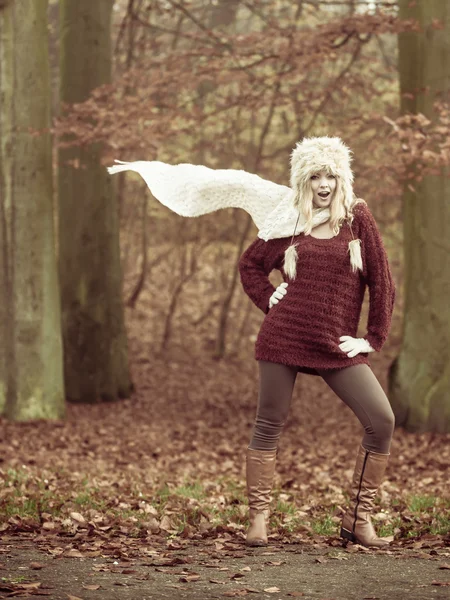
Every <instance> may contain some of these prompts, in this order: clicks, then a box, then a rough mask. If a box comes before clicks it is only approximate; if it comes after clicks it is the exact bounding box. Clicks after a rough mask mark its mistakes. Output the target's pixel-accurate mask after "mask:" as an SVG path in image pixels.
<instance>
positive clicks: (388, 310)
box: [360, 205, 395, 352]
mask: <svg viewBox="0 0 450 600" xmlns="http://www.w3.org/2000/svg"><path fill="white" fill-rule="evenodd" d="M360 210H361V213H360V214H361V228H360V238H361V241H362V255H363V268H364V269H363V274H364V275H365V277H366V281H367V285H368V287H369V317H368V320H367V335H366V336H365V339H366V340H367V341H368V342H369V343H370V345H371V346H372V348H374V349H375V350H376V351H378V352H379V351H380V350H381V348H382V347H383V344H384V343H385V341H386V339H387V337H388V335H389V330H390V328H391V319H392V313H393V310H394V302H395V284H394V280H393V279H392V273H391V270H390V267H389V262H388V257H387V254H386V250H385V247H384V244H383V239H382V237H381V234H380V232H379V230H378V226H377V224H376V221H375V219H374V217H373V215H372V213H371V212H370V210H369V208H368V207H367V205H365V206H363V207H362V208H361V209H360Z"/></svg>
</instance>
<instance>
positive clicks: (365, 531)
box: [340, 445, 393, 548]
mask: <svg viewBox="0 0 450 600" xmlns="http://www.w3.org/2000/svg"><path fill="white" fill-rule="evenodd" d="M389 456H390V455H389V454H379V453H378V452H372V451H371V450H366V448H364V447H363V446H362V445H361V446H360V447H359V449H358V454H357V457H356V465H355V471H354V473H353V480H352V490H351V491H352V496H351V506H350V508H349V509H348V510H347V512H346V513H345V515H344V518H343V520H342V527H341V534H340V535H341V537H342V538H344V539H346V540H350V541H352V542H354V543H355V544H361V545H362V546H367V547H376V548H382V547H385V546H388V545H389V544H390V542H392V540H393V537H392V536H389V537H385V538H379V537H378V536H377V534H376V533H375V529H374V528H373V525H372V523H371V521H370V513H371V511H372V510H373V506H374V503H373V501H374V499H375V496H376V493H377V491H378V488H379V486H380V484H381V481H382V479H383V476H384V473H385V471H386V467H387V463H388V459H389Z"/></svg>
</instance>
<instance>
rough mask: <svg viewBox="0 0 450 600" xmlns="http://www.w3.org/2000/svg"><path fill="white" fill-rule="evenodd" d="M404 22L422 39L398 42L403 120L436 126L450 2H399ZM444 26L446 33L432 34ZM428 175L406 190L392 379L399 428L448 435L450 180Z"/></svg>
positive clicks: (444, 89) (448, 47) (409, 36)
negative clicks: (414, 24)
mask: <svg viewBox="0 0 450 600" xmlns="http://www.w3.org/2000/svg"><path fill="white" fill-rule="evenodd" d="M400 16H401V18H416V19H418V21H419V22H420V25H421V32H419V33H415V32H414V33H411V32H409V33H402V34H400V36H399V69H400V88H401V94H402V101H401V109H402V112H403V113H407V112H410V113H419V112H420V113H423V114H425V115H426V116H427V117H428V118H429V119H431V120H434V119H435V118H436V117H435V113H434V111H433V103H434V102H435V101H436V100H446V101H448V100H449V89H450V60H449V57H450V22H449V20H450V1H449V0H417V1H416V2H410V0H401V1H400ZM435 19H437V20H439V21H441V22H442V24H443V29H437V28H435V27H434V26H433V20H435ZM448 177H449V172H448V169H447V172H445V173H443V175H442V176H440V175H428V176H426V177H425V178H424V179H423V180H422V181H421V182H418V181H412V187H413V189H410V188H408V187H406V188H405V192H404V197H403V226H404V239H405V261H404V264H405V289H404V299H405V300H404V323H403V336H402V340H403V342H402V348H401V352H400V354H399V356H398V357H397V359H396V360H395V362H394V363H393V365H392V368H391V370H390V374H389V385H390V399H391V402H392V406H393V410H394V413H395V416H396V422H397V425H402V426H404V427H405V428H406V429H407V430H409V431H436V432H449V431H450V326H449V323H450V302H449V298H450V261H449V250H450V241H449V232H450V205H449V200H448V199H449V197H450V180H449V178H448Z"/></svg>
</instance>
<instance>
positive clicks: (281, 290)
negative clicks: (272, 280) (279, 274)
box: [269, 281, 288, 308]
mask: <svg viewBox="0 0 450 600" xmlns="http://www.w3.org/2000/svg"><path fill="white" fill-rule="evenodd" d="M287 286H288V284H287V283H286V282H285V281H283V283H280V285H279V286H278V287H277V289H276V290H275V291H274V293H273V294H272V295H271V296H270V299H269V308H272V306H273V305H274V304H278V302H279V301H280V300H281V299H282V298H283V297H284V296H285V295H286V294H287V289H286V288H287Z"/></svg>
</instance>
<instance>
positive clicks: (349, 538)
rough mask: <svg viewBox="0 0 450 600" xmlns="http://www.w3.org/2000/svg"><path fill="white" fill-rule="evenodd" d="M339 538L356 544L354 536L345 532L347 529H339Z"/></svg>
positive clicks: (349, 532)
mask: <svg viewBox="0 0 450 600" xmlns="http://www.w3.org/2000/svg"><path fill="white" fill-rule="evenodd" d="M341 538H344V539H345V540H350V541H351V542H353V543H356V537H355V535H354V534H353V533H352V532H351V531H347V529H344V528H343V527H341Z"/></svg>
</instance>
